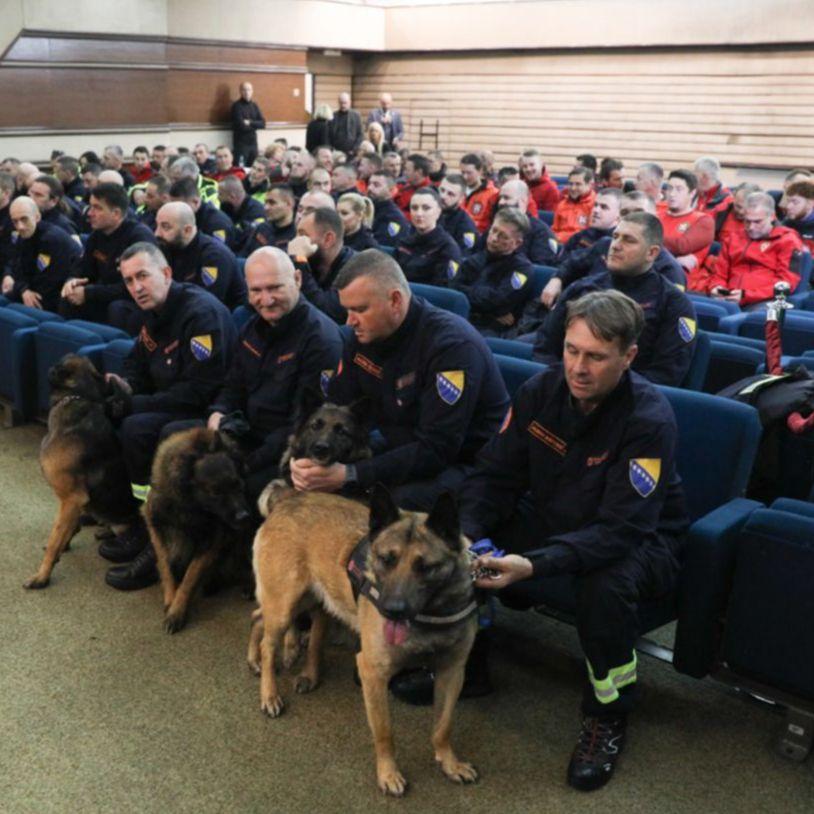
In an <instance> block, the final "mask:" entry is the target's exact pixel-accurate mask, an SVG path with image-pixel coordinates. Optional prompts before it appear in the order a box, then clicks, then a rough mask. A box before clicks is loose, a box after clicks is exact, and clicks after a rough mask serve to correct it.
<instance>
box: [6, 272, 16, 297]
mask: <svg viewBox="0 0 814 814" xmlns="http://www.w3.org/2000/svg"><path fill="white" fill-rule="evenodd" d="M12 288H14V278H13V277H12V276H11V275H10V274H7V275H6V276H5V277H3V294H10V293H11V289H12Z"/></svg>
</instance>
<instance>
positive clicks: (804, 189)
mask: <svg viewBox="0 0 814 814" xmlns="http://www.w3.org/2000/svg"><path fill="white" fill-rule="evenodd" d="M783 226H788V227H789V229H794V231H795V232H797V234H798V235H800V238H801V239H802V241H803V243H804V244H805V246H806V247H807V248H808V250H809V251H810V252H814V183H812V182H811V181H795V182H794V183H793V184H790V185H789V187H788V189H786V219H785V220H784V221H783Z"/></svg>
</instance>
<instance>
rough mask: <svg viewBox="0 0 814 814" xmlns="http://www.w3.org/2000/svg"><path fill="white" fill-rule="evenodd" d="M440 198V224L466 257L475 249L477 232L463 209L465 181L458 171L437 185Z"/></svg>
mask: <svg viewBox="0 0 814 814" xmlns="http://www.w3.org/2000/svg"><path fill="white" fill-rule="evenodd" d="M438 195H439V197H440V198H441V218H440V220H439V223H440V225H441V226H442V227H443V228H444V230H445V231H446V232H447V234H448V235H449V236H450V237H451V238H452V239H453V240H454V241H455V242H456V243H457V244H458V248H459V249H460V250H461V254H462V255H463V256H464V257H466V256H468V255H470V254H472V253H473V252H474V251H475V249H476V244H477V242H478V237H479V236H480V235H479V232H478V227H477V226H475V222H474V221H473V220H472V218H471V217H470V216H469V213H468V212H467V211H466V209H464V207H463V204H464V201H465V200H466V181H464V177H463V176H462V175H459V174H458V173H455V172H453V173H450V174H449V175H447V176H446V177H445V178H444V179H443V180H442V181H441V183H440V184H439V185H438Z"/></svg>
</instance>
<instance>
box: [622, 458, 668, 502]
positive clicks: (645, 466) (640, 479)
mask: <svg viewBox="0 0 814 814" xmlns="http://www.w3.org/2000/svg"><path fill="white" fill-rule="evenodd" d="M628 471H629V474H630V484H631V486H632V487H633V488H634V489H635V490H636V491H637V492H638V493H639V494H640V495H641V496H642V497H650V495H652V494H653V492H654V491H655V490H656V487H657V486H658V485H659V476H660V475H661V458H633V459H631V461H630V464H629V466H628Z"/></svg>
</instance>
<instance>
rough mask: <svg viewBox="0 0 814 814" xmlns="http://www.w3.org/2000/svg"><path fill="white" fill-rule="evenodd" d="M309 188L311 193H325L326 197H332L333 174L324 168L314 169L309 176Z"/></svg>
mask: <svg viewBox="0 0 814 814" xmlns="http://www.w3.org/2000/svg"><path fill="white" fill-rule="evenodd" d="M307 186H308V191H309V192H324V193H325V194H326V195H330V194H331V192H332V190H333V183H332V180H331V173H329V172H328V170H326V169H325V168H324V167H314V169H312V170H311V172H310V173H309V174H308V185H307ZM334 200H336V199H334Z"/></svg>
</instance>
